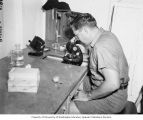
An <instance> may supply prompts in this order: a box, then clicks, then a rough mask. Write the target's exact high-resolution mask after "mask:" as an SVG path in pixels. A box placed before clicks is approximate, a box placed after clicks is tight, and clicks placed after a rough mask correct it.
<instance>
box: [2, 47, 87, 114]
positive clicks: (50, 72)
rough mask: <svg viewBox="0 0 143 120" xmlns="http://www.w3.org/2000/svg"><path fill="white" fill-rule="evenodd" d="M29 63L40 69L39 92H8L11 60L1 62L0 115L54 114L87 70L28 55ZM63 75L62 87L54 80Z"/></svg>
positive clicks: (25, 58) (5, 59) (27, 61)
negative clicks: (55, 77)
mask: <svg viewBox="0 0 143 120" xmlns="http://www.w3.org/2000/svg"><path fill="white" fill-rule="evenodd" d="M27 53H28V50H25V55H24V61H25V64H31V66H32V68H39V70H40V84H39V89H38V92H37V93H20V92H8V91H7V80H8V72H9V70H10V69H9V64H10V58H4V59H1V60H0V113H5V114H54V113H55V112H56V111H57V109H58V108H59V107H60V105H61V104H62V103H63V102H64V101H65V99H66V98H67V96H68V95H69V94H70V92H71V91H72V90H73V89H74V87H75V86H76V84H77V83H78V82H79V81H80V80H81V78H82V77H83V76H84V74H85V73H86V68H85V67H79V66H74V65H68V64H63V63H61V62H60V61H56V60H53V59H50V58H49V59H41V58H36V57H29V56H27ZM54 76H59V78H60V83H61V84H55V83H54V82H53V81H52V79H53V77H54Z"/></svg>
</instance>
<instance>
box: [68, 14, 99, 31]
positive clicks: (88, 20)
mask: <svg viewBox="0 0 143 120" xmlns="http://www.w3.org/2000/svg"><path fill="white" fill-rule="evenodd" d="M70 25H71V27H74V29H75V30H78V29H80V28H82V27H83V26H89V27H97V22H96V20H95V18H94V17H93V16H92V15H91V14H89V13H80V14H78V15H77V16H76V17H75V18H74V19H73V21H71V22H70Z"/></svg>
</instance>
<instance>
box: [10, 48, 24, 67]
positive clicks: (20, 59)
mask: <svg viewBox="0 0 143 120" xmlns="http://www.w3.org/2000/svg"><path fill="white" fill-rule="evenodd" d="M11 65H12V67H19V66H23V65H24V55H23V50H22V49H20V48H16V49H15V50H12V51H11Z"/></svg>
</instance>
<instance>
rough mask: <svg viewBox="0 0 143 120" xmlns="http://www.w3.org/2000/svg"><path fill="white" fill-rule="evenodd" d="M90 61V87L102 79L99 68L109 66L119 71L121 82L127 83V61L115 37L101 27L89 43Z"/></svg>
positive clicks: (94, 87)
mask: <svg viewBox="0 0 143 120" xmlns="http://www.w3.org/2000/svg"><path fill="white" fill-rule="evenodd" d="M90 46H91V49H90V63H89V69H90V72H91V82H92V84H93V86H92V88H93V89H96V88H97V87H98V86H100V85H101V84H102V83H103V82H104V81H105V79H104V76H103V75H102V72H101V69H104V68H109V69H113V70H116V71H117V72H118V73H119V76H120V80H121V83H127V82H128V81H129V77H128V63H127V60H126V58H125V55H124V53H123V50H122V47H121V45H120V43H119V41H118V39H117V37H116V36H115V35H114V34H113V33H111V32H109V31H105V30H103V29H102V28H100V29H99V32H98V33H97V35H96V38H95V39H94V40H93V41H92V42H91V44H90Z"/></svg>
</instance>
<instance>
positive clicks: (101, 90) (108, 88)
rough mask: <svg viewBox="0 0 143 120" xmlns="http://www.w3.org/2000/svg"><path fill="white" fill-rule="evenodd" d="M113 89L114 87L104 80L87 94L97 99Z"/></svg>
mask: <svg viewBox="0 0 143 120" xmlns="http://www.w3.org/2000/svg"><path fill="white" fill-rule="evenodd" d="M115 90H116V89H115V88H113V87H112V86H111V85H109V84H108V83H106V82H104V83H103V84H102V85H101V86H100V87H98V88H96V89H95V90H93V91H91V93H90V94H89V96H90V97H89V99H98V98H102V97H105V96H107V95H109V94H111V93H112V92H113V91H115Z"/></svg>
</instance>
